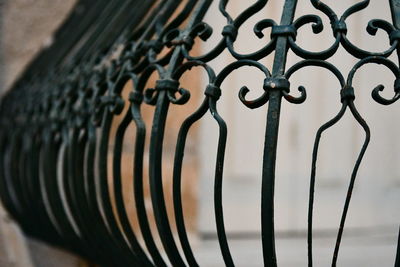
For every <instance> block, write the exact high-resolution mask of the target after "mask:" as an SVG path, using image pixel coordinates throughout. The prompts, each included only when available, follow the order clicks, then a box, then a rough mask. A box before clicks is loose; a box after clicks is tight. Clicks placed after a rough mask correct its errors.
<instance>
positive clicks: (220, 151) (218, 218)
mask: <svg viewBox="0 0 400 267" xmlns="http://www.w3.org/2000/svg"><path fill="white" fill-rule="evenodd" d="M208 105H209V108H210V112H211V114H212V116H213V117H214V119H215V120H216V121H217V123H218V127H219V137H218V148H217V160H216V163H215V181H214V212H215V222H216V225H217V235H218V240H219V246H220V249H221V253H222V257H223V258H224V261H225V265H226V266H228V267H233V266H235V264H234V263H233V259H232V255H231V252H230V249H229V245H228V239H227V237H226V231H225V223H224V215H223V206H222V179H223V170H224V158H225V147H226V139H227V134H228V130H227V127H226V123H225V121H224V120H223V119H222V117H221V116H220V115H219V114H218V111H217V105H216V101H215V99H212V98H210V99H209V103H208Z"/></svg>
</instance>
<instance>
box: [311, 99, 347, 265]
mask: <svg viewBox="0 0 400 267" xmlns="http://www.w3.org/2000/svg"><path fill="white" fill-rule="evenodd" d="M346 108H347V103H343V105H342V107H341V109H340V111H339V113H338V114H337V115H336V116H335V117H334V118H332V119H331V120H329V121H328V122H326V123H325V124H323V125H322V126H321V127H320V128H319V129H318V131H317V134H316V136H315V141H314V148H313V153H312V164H311V178H310V192H309V201H308V224H307V249H308V266H309V267H312V266H313V253H312V241H313V239H312V229H313V210H314V194H315V193H314V192H315V177H316V169H317V157H318V149H319V144H320V141H321V137H322V134H323V132H325V131H326V130H327V129H329V128H330V127H332V126H333V125H335V124H336V123H337V122H338V121H339V120H340V119H341V118H342V117H343V115H344V113H345V112H346Z"/></svg>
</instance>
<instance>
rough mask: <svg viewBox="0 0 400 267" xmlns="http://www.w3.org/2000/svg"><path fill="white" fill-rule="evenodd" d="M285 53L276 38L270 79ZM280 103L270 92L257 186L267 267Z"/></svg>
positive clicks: (285, 21) (284, 21)
mask: <svg viewBox="0 0 400 267" xmlns="http://www.w3.org/2000/svg"><path fill="white" fill-rule="evenodd" d="M296 4H297V0H286V1H285V4H284V7H283V13H282V17H281V25H290V24H292V22H293V17H294V13H295V9H296ZM287 51H288V42H287V36H279V37H278V38H277V41H276V50H275V58H274V64H273V69H272V77H279V76H282V75H283V74H284V71H285V65H286V58H287ZM281 100H282V92H281V91H280V90H271V91H270V95H269V104H268V114H267V127H266V133H265V143H264V156H263V170H262V186H261V234H262V243H263V257H264V266H268V267H275V266H277V262H276V253H275V229H274V189H275V165H276V150H277V144H278V130H279V117H280V110H281Z"/></svg>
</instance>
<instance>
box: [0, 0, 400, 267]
mask: <svg viewBox="0 0 400 267" xmlns="http://www.w3.org/2000/svg"><path fill="white" fill-rule="evenodd" d="M211 2H212V1H211V0H187V1H181V0H159V1H157V0H146V1H140V0H130V1H129V0H113V1H108V0H97V1H95V0H81V1H79V2H78V3H77V5H76V7H75V8H74V9H73V11H72V13H71V15H70V17H69V18H68V19H67V20H66V22H65V23H64V24H63V25H62V26H61V27H60V29H59V30H58V31H57V33H56V34H55V37H54V43H53V44H52V45H51V46H50V47H48V48H47V49H45V50H43V51H42V52H41V53H40V54H39V55H38V56H37V57H36V58H35V59H34V60H33V61H32V63H31V64H30V65H29V67H28V68H27V69H26V71H25V72H24V74H23V75H22V76H21V78H20V79H19V80H18V81H17V82H16V83H15V85H14V86H13V88H12V89H11V90H10V91H9V92H7V94H6V95H5V96H4V97H3V99H2V103H1V120H0V122H1V132H0V151H1V153H0V155H1V156H0V196H1V200H2V203H3V204H4V206H5V207H6V209H7V210H8V212H9V213H10V214H11V215H12V216H13V217H14V218H15V220H16V221H17V222H18V223H19V224H20V225H21V227H22V228H23V230H24V231H25V232H26V233H27V234H29V235H31V236H34V237H36V238H39V239H42V240H44V241H46V242H48V243H50V244H53V245H56V246H61V247H64V248H66V249H69V250H71V251H73V252H75V253H78V254H79V255H81V256H83V257H86V258H88V259H90V260H92V261H93V262H95V263H98V264H100V265H104V266H124V267H125V266H167V265H172V266H198V263H197V260H196V255H195V254H194V253H193V251H192V248H191V244H190V242H189V239H188V236H187V231H186V228H185V218H184V216H183V210H182V199H181V198H182V196H181V180H182V179H184V177H181V171H182V165H183V158H184V151H185V142H186V139H187V135H188V132H189V130H190V129H191V127H192V126H193V124H194V123H196V122H197V121H199V120H200V119H201V118H202V117H203V116H204V115H205V114H206V113H207V112H209V111H210V112H211V114H212V116H213V118H214V119H215V121H216V123H217V125H218V129H219V139H218V149H217V155H216V165H215V187H214V204H215V206H214V209H215V218H216V228H217V235H218V240H219V244H220V249H221V253H222V256H223V259H224V261H225V264H226V266H234V261H233V259H232V256H231V252H230V249H229V244H228V241H227V236H226V231H225V229H224V217H223V205H222V177H223V169H224V155H225V147H226V140H227V126H226V124H225V122H224V119H223V118H222V117H221V115H220V114H219V113H218V110H217V105H218V100H219V98H220V97H223V92H221V88H220V86H221V83H222V82H223V81H224V80H225V79H226V78H227V77H228V76H229V75H230V74H231V72H232V71H234V70H235V69H238V68H241V67H243V66H251V67H254V68H256V69H258V70H260V71H261V72H263V73H264V75H265V80H264V83H263V84H262V85H260V86H262V88H263V89H264V92H263V93H262V95H261V96H259V97H258V98H256V99H248V98H247V93H248V92H249V89H248V88H247V87H242V88H241V89H240V91H239V99H240V101H241V102H242V103H243V104H244V105H245V106H246V107H248V108H251V109H255V108H259V107H261V106H263V105H265V104H267V103H268V113H267V128H266V132H265V146H264V156H263V168H262V188H261V196H262V199H261V202H262V203H261V213H262V216H261V217H262V218H261V219H262V221H261V226H262V227H261V232H262V235H261V236H262V244H263V256H264V266H277V259H276V254H275V233H274V180H275V160H276V151H277V137H278V129H279V119H280V110H281V102H282V99H284V100H286V101H288V102H290V103H293V104H301V103H303V102H304V101H306V96H307V95H306V89H305V88H304V87H301V86H300V87H299V88H298V91H299V93H300V95H299V96H294V95H292V94H291V90H290V89H291V88H290V87H291V86H290V82H289V80H290V77H291V76H292V74H293V73H295V72H296V71H298V70H299V69H302V68H304V67H308V66H317V67H320V68H325V69H327V70H329V71H330V72H331V73H332V74H333V75H334V76H335V77H336V78H337V80H338V81H339V84H340V86H338V89H339V90H338V94H339V92H340V99H341V104H340V105H341V108H340V111H339V112H338V113H337V115H336V116H335V117H334V118H332V119H331V120H330V121H328V122H327V123H325V124H324V125H322V126H321V127H320V128H319V130H318V132H317V134H316V137H315V145H314V151H313V156H312V169H311V170H312V171H311V179H310V191H309V209H308V211H309V212H308V265H309V266H312V265H313V261H312V260H313V254H312V251H313V250H312V248H313V246H312V241H313V238H312V230H313V204H314V187H315V180H316V161H317V155H318V148H319V143H320V139H321V135H322V133H323V132H324V131H326V130H327V129H328V128H330V127H332V126H333V125H334V124H336V123H337V122H338V121H339V120H341V118H342V117H343V116H344V114H345V113H346V112H350V113H351V114H352V115H353V116H354V118H355V120H356V121H357V122H358V123H359V124H360V125H361V127H362V128H363V129H364V131H365V139H364V145H363V146H362V149H361V151H360V153H359V155H358V159H357V161H356V164H355V166H354V169H353V172H352V175H351V179H350V183H349V187H348V191H347V196H346V201H345V205H344V209H343V212H342V216H341V221H340V225H339V231H338V234H337V240H336V246H335V250H334V253H333V258H332V266H336V261H337V258H338V253H339V247H340V243H341V239H342V234H343V229H344V226H345V220H346V215H347V211H348V208H349V204H350V200H351V196H352V191H353V187H354V184H355V180H356V176H357V171H358V168H359V166H360V164H361V161H362V159H363V156H364V153H365V152H366V149H367V146H368V143H369V140H370V130H369V127H368V125H367V123H366V122H365V121H364V119H363V118H362V116H361V114H360V113H359V112H358V111H357V108H356V105H355V103H354V99H355V92H354V88H353V77H354V75H355V74H356V72H357V71H358V70H359V69H360V68H362V67H363V66H364V65H366V64H370V63H374V64H381V65H384V66H385V67H387V68H388V69H389V70H390V71H391V72H392V73H393V75H394V80H395V82H394V87H393V88H394V96H393V98H390V99H387V98H384V97H383V96H381V91H382V90H383V86H381V85H380V86H377V87H376V88H375V89H373V91H372V97H373V99H374V100H375V101H376V102H377V103H379V104H382V105H390V104H393V103H394V102H396V101H397V100H398V99H399V98H400V79H399V78H400V70H399V67H398V64H397V63H394V62H392V61H391V60H389V59H388V57H389V56H390V55H391V54H393V53H397V55H399V51H400V50H399V49H400V45H399V42H400V1H398V0H389V2H390V7H391V11H392V20H393V21H392V22H388V21H384V20H380V19H373V20H371V21H370V22H369V23H368V25H367V31H368V33H369V34H371V35H375V33H376V32H377V31H378V30H381V31H384V32H386V33H387V38H388V40H389V41H390V46H389V47H388V48H387V50H385V51H383V52H378V53H376V52H370V51H365V50H363V49H360V48H359V47H358V46H356V45H355V44H353V43H352V42H350V41H349V39H348V38H347V35H346V34H347V28H346V20H347V19H348V18H349V17H350V16H352V15H353V14H354V13H356V12H358V11H361V10H363V9H365V8H366V7H367V6H368V5H369V2H370V1H369V0H363V1H356V3H354V4H349V8H348V9H346V11H345V12H344V13H343V14H342V15H340V16H339V15H338V14H336V13H335V12H334V11H333V10H332V9H331V8H330V7H329V5H327V4H325V3H324V2H323V1H320V0H310V2H311V4H312V5H313V7H314V8H315V9H316V10H319V11H321V12H322V13H323V14H324V15H325V16H327V18H328V19H329V21H330V24H331V25H330V27H331V29H332V33H333V35H334V41H333V43H332V45H331V47H330V48H328V49H326V50H324V51H320V52H310V51H308V50H306V49H304V48H302V47H300V46H299V44H298V43H297V42H296V35H297V31H298V29H299V28H301V27H303V26H305V25H308V24H311V26H312V29H313V31H314V33H315V34H318V33H320V32H321V31H322V29H323V23H322V19H321V18H320V17H319V16H317V15H311V14H310V15H304V16H301V17H298V18H295V11H296V5H297V0H285V1H282V4H284V8H283V13H282V16H281V21H280V22H279V23H278V22H275V21H273V20H271V19H263V20H261V21H259V22H258V23H257V24H256V25H255V27H254V34H255V35H257V36H258V37H259V38H262V37H263V30H265V29H267V28H271V36H270V41H269V42H268V43H267V44H266V45H265V46H264V47H263V48H261V49H260V50H258V51H256V52H253V53H250V54H241V53H239V52H237V51H236V50H235V47H234V44H235V40H236V38H237V35H238V30H239V29H240V27H241V26H242V25H243V24H244V23H245V22H246V21H247V20H248V19H250V18H251V17H252V16H253V15H255V14H256V13H258V12H259V11H260V10H261V9H262V8H264V7H265V6H266V5H267V0H257V1H253V2H252V3H251V5H250V4H249V7H248V8H247V9H246V10H244V11H243V12H242V13H240V14H239V15H238V16H237V17H236V18H233V17H231V15H230V14H229V12H228V11H227V10H226V6H227V5H228V4H229V2H230V1H228V0H221V1H219V10H220V12H221V14H222V15H223V16H224V17H225V18H226V21H227V22H226V25H225V26H224V28H223V31H222V35H221V40H220V42H219V43H218V44H217V45H216V46H215V47H214V49H212V51H210V52H208V53H207V54H204V55H199V56H194V55H192V53H191V50H192V48H193V45H194V42H195V40H197V38H200V39H201V40H203V41H207V39H208V38H209V37H210V36H211V35H212V34H213V30H212V28H211V27H210V26H209V25H208V24H207V23H205V22H204V21H203V18H204V16H205V14H206V12H207V11H208V9H209V8H210V4H211ZM179 5H183V8H182V9H180V11H179V12H176V10H177V8H178V6H179ZM311 13H313V11H312V10H311ZM214 34H218V33H214ZM339 47H342V48H344V49H345V50H346V51H347V53H348V55H349V56H352V57H354V58H357V59H358V60H359V61H358V62H357V64H356V65H355V66H354V67H353V68H352V69H351V71H350V72H349V73H348V74H347V78H345V76H344V74H342V73H341V71H340V70H339V69H338V68H337V67H335V65H333V64H332V63H330V62H329V59H330V58H331V57H332V56H333V55H335V53H336V51H337V50H338V48H339ZM226 50H227V51H229V53H230V55H232V56H233V57H234V58H235V61H234V62H233V63H231V64H229V65H227V66H226V67H225V68H224V69H223V70H222V71H220V72H219V73H215V72H214V70H213V68H211V67H210V65H209V64H208V63H209V62H210V61H211V60H213V59H215V58H218V57H219V56H220V55H221V53H222V52H224V51H226ZM289 50H291V51H293V52H294V53H295V54H296V55H297V56H299V57H300V58H301V60H300V61H299V62H297V63H295V64H294V65H293V66H290V67H289V68H286V62H287V54H288V51H289ZM272 53H274V61H273V67H272V69H271V70H269V69H268V68H267V67H266V66H264V65H263V64H262V63H261V60H262V59H264V58H265V57H267V56H268V55H270V54H272ZM193 67H200V68H202V69H204V70H205V72H206V74H207V75H208V85H207V86H206V87H205V88H204V100H203V102H202V103H201V105H200V106H199V107H198V108H197V110H196V111H195V112H194V113H193V114H188V117H187V119H186V120H185V121H184V122H183V124H182V125H181V127H180V131H179V135H178V138H177V145H176V151H175V160H174V166H173V206H174V212H175V223H176V230H174V229H172V228H173V227H172V226H171V224H170V221H169V219H168V214H167V210H166V204H165V198H164V191H163V174H162V171H161V170H162V162H163V158H162V151H163V138H164V131H165V128H166V118H167V115H168V108H169V106H170V105H184V104H186V103H187V101H188V100H189V98H190V93H189V91H190V88H187V89H183V88H180V79H181V77H182V76H183V75H184V74H185V73H186V72H189V71H191V69H192V68H193ZM154 74H156V75H158V80H157V81H156V83H155V86H154V88H146V84H147V82H148V80H149V78H150V76H152V75H154ZM129 81H130V82H132V83H133V89H132V91H131V92H130V94H129V98H128V99H124V98H123V97H122V95H121V91H122V89H123V88H124V86H125V84H126V83H127V82H129ZM142 105H153V106H155V111H154V117H153V122H152V126H151V129H150V131H151V139H150V141H149V146H150V148H149V151H150V152H149V177H150V179H149V182H150V191H151V201H152V207H153V213H154V217H155V221H156V226H157V230H158V234H159V237H160V239H161V242H162V246H163V249H162V250H161V249H160V248H159V246H158V245H157V244H156V241H155V238H154V237H153V233H152V232H151V230H150V224H149V220H148V216H147V213H146V209H145V203H144V193H143V183H144V181H143V160H144V158H143V157H144V146H145V142H146V139H145V133H146V130H147V129H146V127H145V124H144V123H143V119H142V116H141V107H142ZM124 106H125V107H126V106H129V111H128V112H127V113H126V114H125V115H124V118H123V120H122V122H121V124H120V125H119V127H118V129H117V133H116V140H115V146H114V150H113V165H112V166H113V169H112V173H113V179H114V181H113V189H114V194H113V199H111V195H110V192H109V190H110V187H109V185H108V179H107V177H108V169H107V168H108V167H107V166H108V165H107V155H108V144H109V139H110V138H111V136H110V131H111V125H112V122H113V118H114V117H115V116H116V115H118V114H119V113H121V111H122V110H123V108H124ZM131 124H133V125H135V127H136V128H135V131H136V139H135V151H134V175H133V182H134V190H135V207H136V212H137V216H138V220H139V228H140V231H141V234H142V236H143V239H144V245H143V244H141V243H140V242H139V241H138V238H137V236H136V235H135V231H133V229H132V228H131V224H130V222H129V218H128V214H129V213H130V211H129V210H127V209H126V208H125V203H124V199H123V196H122V184H121V157H122V146H123V137H124V133H125V131H126V129H127V128H128V126H129V125H131ZM59 184H61V185H62V188H60V186H59ZM112 203H115V205H116V211H117V212H116V213H114V211H113V207H112V205H113V204H112ZM65 206H67V207H68V208H69V212H67V210H66V209H65ZM175 231H177V233H178V236H179V244H177V242H176V240H175V239H174V237H173V232H175ZM178 247H179V248H178ZM163 253H165V254H166V255H167V257H168V261H166V260H165V258H163V257H162V256H161V254H163ZM399 254H400V251H399V247H398V249H397V257H396V263H395V266H400V255H399Z"/></svg>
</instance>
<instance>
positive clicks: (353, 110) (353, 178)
mask: <svg viewBox="0 0 400 267" xmlns="http://www.w3.org/2000/svg"><path fill="white" fill-rule="evenodd" d="M348 106H349V109H350V111H351V113H352V114H353V116H354V118H355V119H356V120H357V122H358V123H359V124H360V125H361V126H362V128H363V129H364V132H365V139H364V143H363V146H362V148H361V151H360V153H359V154H358V157H357V161H356V164H355V165H354V168H353V171H352V173H351V178H350V183H349V188H348V189H347V194H346V201H345V204H344V208H343V213H342V217H341V218H340V226H339V231H338V234H337V238H336V245H335V251H334V253H333V259H332V266H336V262H337V258H338V254H339V247H340V242H341V240H342V235H343V229H344V224H345V221H346V216H347V212H348V210H349V205H350V200H351V196H352V193H353V188H354V183H355V181H356V177H357V172H358V169H359V167H360V164H361V161H362V159H363V157H364V154H365V151H366V150H367V147H368V144H369V141H370V139H371V133H370V129H369V127H368V124H367V123H366V122H365V120H364V119H363V118H362V117H361V115H360V114H359V113H358V111H357V109H356V107H355V105H354V102H353V101H348Z"/></svg>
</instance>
